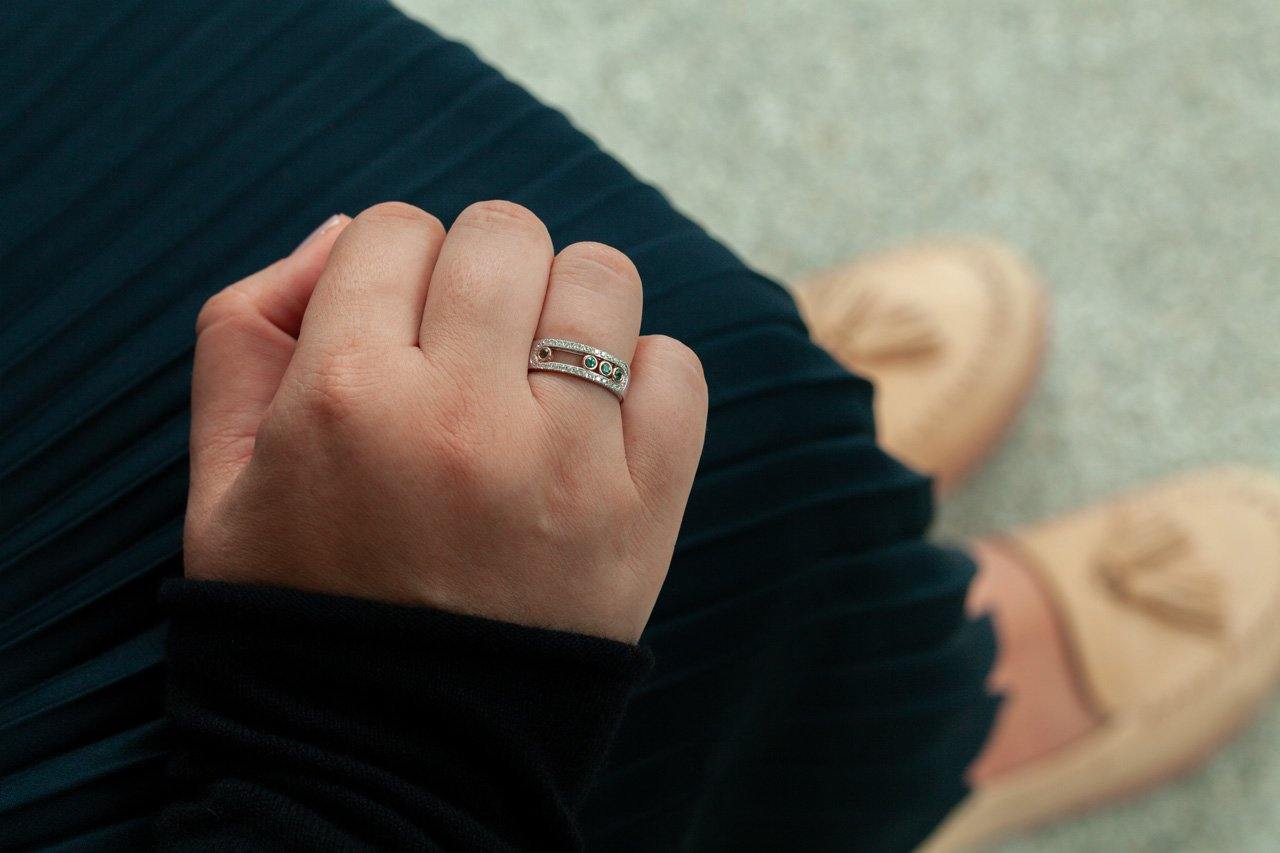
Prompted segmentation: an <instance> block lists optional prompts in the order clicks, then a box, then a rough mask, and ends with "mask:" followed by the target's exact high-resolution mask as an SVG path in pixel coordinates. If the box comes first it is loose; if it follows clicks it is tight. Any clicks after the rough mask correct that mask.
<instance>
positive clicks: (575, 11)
mask: <svg viewBox="0 0 1280 853" xmlns="http://www.w3.org/2000/svg"><path fill="white" fill-rule="evenodd" d="M403 5H404V6H405V7H406V8H408V9H409V10H410V11H411V12H413V13H414V14H416V15H418V16H420V17H422V18H423V19H425V20H427V21H428V22H430V23H432V24H433V25H435V26H436V27H437V28H439V29H441V30H443V31H444V32H445V33H447V34H450V35H453V36H455V37H458V38H461V39H463V40H464V41H467V42H469V43H471V44H472V45H473V46H474V47H476V48H477V49H478V50H479V51H480V52H481V53H482V54H483V55H485V56H486V57H487V58H488V59H490V60H491V61H492V62H494V63H495V64H497V65H498V66H499V67H501V68H503V69H504V70H506V71H507V73H508V74H510V75H511V76H513V77H515V78H516V79H518V80H520V81H521V82H523V83H525V84H526V85H528V86H529V87H530V88H532V89H533V90H534V91H535V92H537V93H539V94H540V95H541V96H542V97H544V98H545V99H547V100H550V101H551V102H553V103H555V104H557V105H559V106H561V107H563V108H564V109H565V110H567V111H568V113H569V114H570V115H571V116H572V117H573V118H574V119H575V120H576V121H577V122H578V123H579V125H580V126H582V127H584V128H585V129H587V130H588V132H590V133H591V134H592V135H594V136H596V137H597V138H598V139H599V140H601V142H602V143H603V144H604V145H605V147H607V148H609V149H610V150H612V151H613V152H615V153H616V154H618V155H619V156H620V157H621V158H622V159H623V160H624V161H625V162H627V163H628V164H630V165H631V166H632V167H633V168H634V169H635V170H636V171H637V172H639V173H640V174H641V175H642V176H644V177H646V178H648V179H650V180H652V181H654V182H656V183H657V184H658V185H659V186H661V187H662V188H663V189H664V190H665V191H666V192H667V193H668V194H669V196H670V197H671V198H672V199H673V200H674V201H675V203H676V204H677V205H679V206H680V207H681V208H683V209H684V210H686V211H688V212H689V213H691V214H692V215H693V216H694V218H696V219H698V220H699V221H701V222H702V223H703V224H705V225H706V226H707V227H708V228H709V229H710V230H712V231H713V232H715V233H716V234H718V235H720V236H721V237H722V238H723V239H724V240H725V241H726V242H728V244H729V245H731V246H733V247H734V248H735V249H736V250H737V251H739V252H740V253H741V254H742V255H743V256H744V257H745V258H746V259H747V260H748V261H749V262H750V263H752V264H754V265H756V266H758V267H759V268H761V269H762V270H764V271H766V272H768V273H770V274H772V275H774V276H776V277H778V278H780V279H790V278H794V277H798V276H800V275H802V274H804V273H805V272H807V271H809V270H813V269H816V268H821V267H823V266H826V265H829V264H832V263H835V262H838V261H841V260H844V259H846V258H848V257H850V256H851V255H853V254H855V253H857V252H861V251H863V250H866V249H869V248H875V247H882V246H888V245H892V244H894V243H897V242H900V241H903V240H908V239H911V238H913V237H916V236H918V235H929V234H955V233H960V234H966V233H983V234H992V235H997V236H999V237H1001V238H1003V239H1005V240H1008V241H1009V242H1011V243H1013V244H1014V245H1016V246H1019V247H1021V248H1022V249H1023V250H1024V251H1026V252H1027V253H1028V254H1029V255H1030V256H1031V257H1032V258H1033V259H1034V260H1035V262H1036V263H1037V264H1038V265H1039V266H1040V268H1041V269H1042V270H1043V272H1044V274H1045V276H1046V278H1047V279H1048V280H1049V281H1050V283H1051V284H1052V287H1053V291H1054V299H1055V318H1054V326H1055V339H1054V343H1053V346H1052V350H1051V354H1050V362H1049V366H1048V371H1047V374H1046V376H1045V379H1044V382H1043V385H1042V387H1041V388H1040V391H1039V393H1038V394H1037V395H1036V397H1035V398H1034V399H1033V401H1032V403H1031V406H1030V408H1029V410H1028V411H1027V413H1026V416H1025V418H1024V419H1023V421H1022V422H1021V424H1020V426H1019V427H1018V429H1017V430H1016V432H1015V433H1014V434H1013V436H1012V437H1011V440H1010V441H1009V443H1008V444H1007V445H1006V446H1005V447H1004V448H1003V449H1002V450H1001V452H1000V453H999V454H998V455H997V456H996V458H995V459H994V460H993V461H992V462H991V464H990V465H989V466H988V467H987V469H986V470H985V471H984V472H983V473H982V474H981V475H980V476H978V477H977V478H976V480H975V481H974V482H973V483H972V484H970V485H969V486H968V487H966V488H965V489H964V490H963V491H962V492H961V493H960V494H959V495H958V496H957V497H956V498H955V499H954V500H953V501H952V502H951V503H950V504H949V505H948V506H947V507H946V508H945V510H944V512H943V518H942V525H941V532H942V533H943V534H944V535H947V536H952V537H959V536H964V535H968V534H972V533H979V532H982V531H986V530H992V529H998V528H1002V527H1005V526H1008V525H1011V524H1016V523H1019V522H1023V521H1029V520H1032V519H1035V518H1038V517H1040V516H1043V515H1045V514H1047V513H1053V512H1056V511H1059V510H1063V509H1067V508H1070V507H1072V506H1074V505H1076V504H1079V503H1081V502H1084V501H1090V500H1093V499H1096V498H1099V497H1102V496H1105V495H1107V494H1108V493H1111V492H1113V491H1115V490H1118V489H1121V488H1124V487H1126V486H1129V485H1134V484H1138V483H1140V482H1142V481H1144V480H1147V479H1149V478H1152V477H1154V476H1157V475H1160V474H1165V473H1169V472H1175V471H1179V470H1183V469H1186V468H1189V467H1193V466H1197V465H1203V464H1206V463H1220V462H1228V461H1229V462H1239V463H1247V464H1253V465H1260V466H1263V467H1267V468H1270V469H1272V470H1275V471H1280V3H1277V2H1276V0H1217V2H1212V3H1210V2H1204V0H1170V2H1160V3H1152V2H1116V1H1115V0H1044V2H1036V3H1031V2H1026V0H966V2H963V3H962V2H943V0H804V2H798V0H797V2H773V3H765V2H755V3H751V2H747V0H651V2H645V3H640V2H636V0H590V2H582V0H555V2H548V0H537V2H531V0H497V1H496V2H495V1H494V0H490V2H484V3H481V2H476V0H403ZM1006 849H1007V851H1018V852H1019V853H1022V852H1023V851H1068V850H1071V851H1074V850H1108V851H1110V850H1151V851H1173V850H1179V851H1181V850H1196V851H1200V850H1214V851H1253V850H1264V849H1267V850H1276V849H1280V704H1277V703H1272V705H1271V706H1270V707H1269V708H1268V709H1267V710H1266V711H1264V713H1263V717H1262V719H1261V720H1260V722H1259V723H1258V724H1257V725H1256V726H1254V727H1252V728H1251V729H1250V730H1249V731H1248V732H1247V733H1246V734H1244V735H1243V736H1242V737H1241V738H1240V739H1239V740H1237V741H1236V742H1235V743H1234V744H1233V745H1232V746H1231V747H1230V748H1229V749H1227V750H1226V751H1225V752H1224V753H1223V754H1222V755H1220V756H1219V757H1218V758H1217V759H1215V760H1214V761H1213V762H1212V763H1211V764H1209V765H1208V766H1207V767H1206V768H1205V769H1203V770H1201V771H1199V772H1197V773H1196V774H1195V775H1193V776H1192V777H1190V778H1188V779H1186V780H1184V781H1182V782H1180V783H1178V784H1176V785H1174V786H1172V787H1169V788H1166V789H1165V790H1162V791H1160V792H1158V793H1156V794H1154V795H1151V796H1147V797H1144V798H1142V799H1140V800H1138V801H1136V802H1132V803H1129V804H1126V805H1121V806H1116V807H1112V808H1109V809H1106V810H1105V811H1103V812H1100V813H1096V814H1093V815H1090V816H1088V817H1086V818H1084V819H1081V820H1077V821H1074V822H1072V823H1068V824H1064V825H1061V826H1058V827H1054V828H1052V829H1050V830H1048V831H1045V832H1043V833H1040V834H1038V835H1036V836H1034V837H1031V838H1028V839H1026V840H1023V841H1019V842H1016V843H1014V844H1012V845H1009V846H1008V847H1007V848H1006Z"/></svg>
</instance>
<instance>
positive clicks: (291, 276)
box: [187, 214, 351, 516]
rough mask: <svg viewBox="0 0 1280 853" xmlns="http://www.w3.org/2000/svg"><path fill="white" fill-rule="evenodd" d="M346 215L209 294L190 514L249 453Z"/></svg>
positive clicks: (203, 316) (202, 327)
mask: <svg viewBox="0 0 1280 853" xmlns="http://www.w3.org/2000/svg"><path fill="white" fill-rule="evenodd" d="M350 221H351V219H350V217H348V216H345V215H341V214H340V215H338V216H333V217H330V218H329V219H328V220H326V221H325V222H324V224H322V225H321V226H320V227H319V228H317V229H316V230H315V231H314V232H312V234H311V236H310V237H308V238H307V239H306V240H305V241H303V243H302V245H300V246H298V248H297V249H295V250H294V251H293V254H291V255H289V256H288V257H286V258H282V259H281V260H279V261H276V262H275V263H274V264H272V265H271V266H269V267H267V268H266V269H264V270H262V271H260V272H256V273H254V274H253V275H251V276H249V277H248V278H245V279H241V280H240V281H238V282H236V283H235V284H232V285H230V286H228V287H226V288H224V289H223V290H221V291H219V292H218V293H216V294H214V295H213V296H212V297H211V298H210V299H209V301H208V302H206V303H205V304H204V307H203V308H202V309H201V310H200V316H199V317H197V318H196V352H195V367H194V370H193V372H192V377H191V489H190V496H189V498H188V502H187V504H188V512H189V513H192V512H194V513H196V515H197V516H199V515H202V514H203V513H204V512H206V511H207V510H208V509H209V508H210V507H211V506H212V505H213V504H214V503H216V502H217V500H218V499H219V498H220V497H221V495H222V494H223V493H225V492H226V490H227V488H228V487H229V486H230V485H231V483H232V482H234V480H235V478H236V477H237V476H238V475H239V473H240V471H241V470H242V469H243V468H244V466H245V464H247V463H248V461H249V459H250V457H252V455H253V444H254V437H255V435H256V434H257V431H258V425H259V424H260V423H261V422H262V416H263V414H264V413H265V412H266V410H267V406H268V405H270V403H271V399H272V397H274V396H275V393H276V389H277V388H278V387H279V386H280V379H281V377H282V376H283V375H284V371H285V368H286V367H288V366H289V360H290V359H291V358H292V357H293V350H294V346H295V344H296V343H297V336H298V329H299V327H300V326H301V325H302V315H303V312H304V311H305V310H306V307H307V301H308V300H309V299H310V298H311V291H312V290H313V289H314V288H315V285H316V281H317V279H319V278H320V273H321V271H322V270H323V269H324V266H325V263H326V261H327V260H328V258H329V250H330V249H331V248H332V247H333V242H334V240H335V239H337V236H338V234H339V233H341V231H342V229H343V228H345V227H346V225H347V223H348V222H350Z"/></svg>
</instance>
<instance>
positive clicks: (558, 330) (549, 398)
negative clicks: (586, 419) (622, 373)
mask: <svg viewBox="0 0 1280 853" xmlns="http://www.w3.org/2000/svg"><path fill="white" fill-rule="evenodd" d="M642 305H643V292H642V289H641V285H640V274H639V272H637V271H636V268H635V264H633V263H631V260H630V259H629V258H627V256H626V255H624V254H622V253H621V252H619V251H618V250H617V249H614V248H611V247H609V246H605V245H603V244H601V243H574V244H573V245H571V246H567V247H565V249H564V250H562V251H561V252H560V254H558V255H557V256H556V258H555V261H554V262H553V263H552V265H551V277H550V281H549V283H548V284H547V295H546V298H545V300H544V301H543V304H542V317H541V318H540V319H539V321H538V330H537V337H538V338H564V339H568V340H571V341H577V342H579V343H583V344H586V345H587V346H591V347H595V348H596V349H600V350H604V351H606V352H608V353H610V354H612V355H614V356H616V357H617V358H618V359H621V360H622V361H624V362H628V363H629V362H630V361H631V358H632V356H633V355H635V350H636V339H637V338H638V337H639V335H640V314H641V310H642ZM554 357H555V360H557V361H571V362H572V363H574V364H580V365H581V364H582V359H583V356H580V355H575V354H571V353H565V352H558V353H556V354H555V356H554ZM583 366H586V367H589V368H592V369H595V370H597V371H601V372H603V371H604V370H606V369H608V368H607V367H606V366H603V365H600V364H598V363H597V364H586V365H583ZM529 383H530V385H531V386H532V387H533V393H534V396H535V397H537V398H538V400H539V401H540V402H543V403H544V404H548V405H550V406H551V407H553V408H559V409H562V410H563V411H564V412H565V416H566V417H569V418H573V419H580V418H581V416H582V414H583V413H584V412H583V408H584V407H586V409H587V411H592V412H595V413H597V414H600V415H604V416H607V417H611V418H614V419H618V421H619V422H620V414H619V409H618V400H617V398H616V397H614V396H613V394H612V393H610V392H609V390H608V389H606V388H604V387H601V386H598V385H595V384H594V383H591V382H587V381H584V380H582V379H579V378H577V377H573V376H568V375H565V374H562V373H555V372H545V371H539V370H534V371H531V372H530V373H529Z"/></svg>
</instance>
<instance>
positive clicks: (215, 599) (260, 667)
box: [157, 580, 650, 851]
mask: <svg viewBox="0 0 1280 853" xmlns="http://www.w3.org/2000/svg"><path fill="white" fill-rule="evenodd" d="M161 598H162V602H163V604H164V606H165V608H166V609H167V611H168V612H169V614H170V616H171V617H172V627H171V629H170V635H169V688H168V717H169V728H170V732H171V737H172V738H173V741H174V743H173V756H174V757H173V760H172V762H171V766H170V782H171V784H172V799H171V802H170V805H169V806H168V807H167V808H166V809H165V810H164V812H163V813H162V815H161V816H160V819H159V821H158V824H157V842H158V844H159V847H160V849H162V850H284V849H290V850H299V849H302V850H308V849H311V850H336V849H342V850H350V849H380V850H424V849H441V850H540V851H541V850H566V849H569V850H572V849H578V848H580V847H581V841H580V838H579V835H578V830H577V826H576V821H575V814H576V811H577V808H578V806H579V804H580V802H581V800H582V798H583V795H584V794H585V792H586V790H587V786H588V784H589V782H590V780H591V777H592V775H593V773H594V772H595V771H596V769H597V768H598V767H599V765H600V763H601V761H602V759H603V757H604V754H605V752H606V750H607V749H608V746H609V743H610V741H611V739H612V737H613V733H614V730H615V728H616V727H617V725H618V723H619V721H620V719H621V716H622V713H623V709H624V707H625V705H626V701H627V698H628V696H629V694H630V691H631V689H632V687H633V686H634V685H635V683H636V682H637V681H638V680H639V679H640V678H641V677H642V676H643V675H644V674H645V673H646V672H647V671H648V668H649V666H650V658H649V656H648V654H647V652H645V651H644V650H642V649H639V648H636V647H633V646H629V645H625V644H622V643H616V642H613V641H609V640H604V639H599V638H595V637H586V636H580V635H576V634H567V633H560V632H555V631H546V630H540V629H536V628H526V627H521V626H517V625H510V624H506V623H502V622H494V621H491V620H487V619H480V618H475V617H469V616H460V615H456V614H451V613H444V612H440V611H435V610H429V609H425V608H415V607H403V606H398V605H392V604H384V603H380V602H373V601H363V600H356V599H351V598H339V597H334V596H327V595H320V594H315V593H307V592H300V591H296V590H285V589H274V588H266V587H250V586H241V585H233V584H224V583H213V582H199V581H186V580H175V581H170V582H168V583H167V584H166V585H165V587H164V589H163V590H162V593H161Z"/></svg>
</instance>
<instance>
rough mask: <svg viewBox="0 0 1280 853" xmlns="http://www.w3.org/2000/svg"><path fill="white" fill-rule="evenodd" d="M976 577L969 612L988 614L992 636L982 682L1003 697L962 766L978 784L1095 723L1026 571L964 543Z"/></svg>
mask: <svg viewBox="0 0 1280 853" xmlns="http://www.w3.org/2000/svg"><path fill="white" fill-rule="evenodd" d="M972 552H973V557H974V560H975V561H976V562H977V563H978V575H977V577H976V578H975V579H974V582H973V585H972V586H971V587H970V588H969V598H968V602H967V604H968V608H969V611H970V612H971V613H989V614H990V615H991V618H992V621H993V622H994V624H995V629H996V634H997V636H998V637H999V639H1000V644H999V645H1000V651H999V656H998V657H997V659H996V665H995V669H994V670H993V671H992V673H991V678H990V682H989V684H990V687H991V689H992V690H994V691H997V692H999V693H1002V694H1003V695H1004V702H1003V703H1002V704H1001V706H1000V711H999V712H998V714H997V716H996V723H995V727H994V728H993V729H992V732H991V734H990V736H989V737H988V738H987V743H986V745H985V747H984V748H983V751H982V752H981V753H980V754H979V755H978V758H977V759H976V760H975V761H974V763H973V764H972V765H971V766H970V768H969V779H970V781H971V782H972V783H973V784H974V785H978V786H981V785H986V784H990V783H991V782H994V781H998V780H999V779H1000V777H1001V776H1002V775H1003V774H1005V773H1008V772H1010V771H1013V770H1017V769H1019V768H1021V767H1024V766H1026V765H1028V764H1031V763H1034V762H1035V761H1036V760H1037V759H1040V758H1043V757H1044V756H1046V755H1049V754H1051V753H1053V752H1055V751H1057V750H1059V749H1061V748H1062V747H1064V746H1066V745H1067V744H1069V743H1071V742H1072V741H1074V740H1076V739H1078V738H1080V737H1081V736H1083V735H1085V734H1087V733H1088V732H1089V731H1091V730H1092V729H1093V728H1094V727H1095V726H1097V725H1098V723H1099V720H1098V718H1097V716H1096V715H1095V714H1094V712H1093V711H1092V710H1090V707H1089V705H1088V702H1087V700H1086V699H1085V697H1084V694H1083V692H1082V691H1081V689H1080V682H1079V677H1078V676H1077V674H1076V672H1075V670H1074V669H1073V668H1072V666H1071V660H1070V656H1069V653H1068V651H1067V644H1066V638H1065V637H1064V636H1063V633H1062V626H1061V624H1060V623H1059V622H1058V619H1057V618H1056V616H1055V615H1054V611H1053V605H1052V603H1051V602H1050V601H1049V599H1048V597H1047V596H1046V594H1045V592H1044V590H1043V589H1042V588H1041V587H1040V584H1039V583H1038V582H1037V581H1036V580H1035V578H1034V576H1033V575H1032V574H1031V572H1030V571H1028V569H1027V568H1026V567H1025V566H1023V565H1021V564H1020V563H1019V562H1018V561H1017V560H1015V559H1013V558H1012V557H1010V556H1009V555H1008V553H1007V552H1006V551H1003V550H1001V549H999V548H993V547H991V546H989V545H986V544H984V543H982V542H977V543H974V544H973V546H972Z"/></svg>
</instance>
